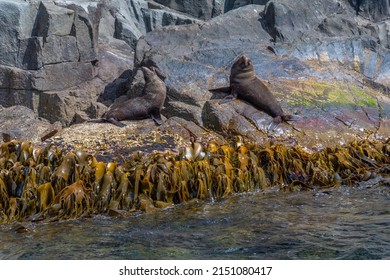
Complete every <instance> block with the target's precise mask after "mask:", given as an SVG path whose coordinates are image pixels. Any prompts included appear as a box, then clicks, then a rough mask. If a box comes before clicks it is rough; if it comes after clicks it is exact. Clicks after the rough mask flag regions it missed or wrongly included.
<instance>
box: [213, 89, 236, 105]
mask: <svg viewBox="0 0 390 280" xmlns="http://www.w3.org/2000/svg"><path fill="white" fill-rule="evenodd" d="M237 96H238V91H237V89H236V87H234V86H231V87H230V94H229V95H228V96H226V97H225V98H223V99H221V100H220V101H219V102H218V104H223V103H228V102H230V101H234V100H236V99H237Z"/></svg>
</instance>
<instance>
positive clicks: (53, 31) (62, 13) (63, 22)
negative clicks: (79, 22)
mask: <svg viewBox="0 0 390 280" xmlns="http://www.w3.org/2000/svg"><path fill="white" fill-rule="evenodd" d="M74 19H75V11H73V10H70V9H67V8H63V7H59V6H57V5H55V4H53V3H48V2H41V3H40V5H39V10H38V14H37V18H36V24H35V26H34V29H33V31H32V35H33V36H36V37H49V36H52V35H55V36H68V35H70V34H71V32H72V27H73V24H74Z"/></svg>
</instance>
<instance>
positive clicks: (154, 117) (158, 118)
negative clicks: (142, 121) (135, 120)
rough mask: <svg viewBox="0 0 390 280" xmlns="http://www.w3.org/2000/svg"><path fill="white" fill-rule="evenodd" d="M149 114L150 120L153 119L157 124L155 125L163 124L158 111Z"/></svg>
mask: <svg viewBox="0 0 390 280" xmlns="http://www.w3.org/2000/svg"><path fill="white" fill-rule="evenodd" d="M150 116H151V117H152V120H154V122H155V123H156V124H157V125H162V124H163V120H162V118H161V113H160V112H159V111H157V112H152V113H151V114H150Z"/></svg>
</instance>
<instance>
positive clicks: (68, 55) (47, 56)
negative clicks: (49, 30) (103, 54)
mask: <svg viewBox="0 0 390 280" xmlns="http://www.w3.org/2000/svg"><path fill="white" fill-rule="evenodd" d="M44 41H45V43H44V46H43V50H42V55H43V63H44V64H45V65H47V64H55V63H61V62H77V61H78V60H79V57H80V54H79V49H78V48H77V41H76V37H74V36H56V35H51V36H48V37H46V38H45V39H44Z"/></svg>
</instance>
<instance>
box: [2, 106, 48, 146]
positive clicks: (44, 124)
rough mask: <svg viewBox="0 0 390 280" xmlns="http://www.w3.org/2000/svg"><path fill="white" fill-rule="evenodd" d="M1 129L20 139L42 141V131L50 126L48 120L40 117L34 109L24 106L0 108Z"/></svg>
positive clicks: (11, 136)
mask: <svg viewBox="0 0 390 280" xmlns="http://www.w3.org/2000/svg"><path fill="white" fill-rule="evenodd" d="M0 120H1V122H0V131H1V132H2V133H3V134H4V133H5V134H8V137H9V138H10V139H11V140H12V139H17V140H19V141H24V140H29V141H32V142H35V143H39V142H40V138H41V135H42V133H43V132H44V131H45V130H46V129H48V128H49V127H50V123H49V122H48V121H45V120H42V119H40V118H39V117H38V116H37V114H36V113H34V111H32V110H31V109H28V108H27V107H24V106H12V107H9V108H2V109H0Z"/></svg>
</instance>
